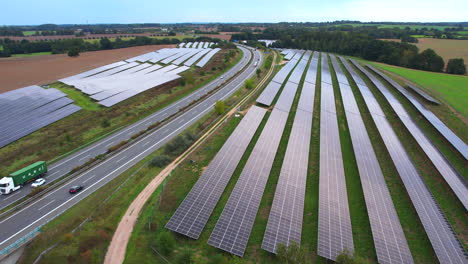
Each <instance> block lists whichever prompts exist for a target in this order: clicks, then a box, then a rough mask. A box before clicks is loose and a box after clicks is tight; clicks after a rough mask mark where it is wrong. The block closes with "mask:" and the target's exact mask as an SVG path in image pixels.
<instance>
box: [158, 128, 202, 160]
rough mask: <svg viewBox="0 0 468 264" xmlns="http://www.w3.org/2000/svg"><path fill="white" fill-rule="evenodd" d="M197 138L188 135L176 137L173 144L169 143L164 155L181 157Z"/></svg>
mask: <svg viewBox="0 0 468 264" xmlns="http://www.w3.org/2000/svg"><path fill="white" fill-rule="evenodd" d="M195 139H196V136H195V135H193V134H191V133H187V134H185V135H180V136H178V137H176V138H175V139H174V140H172V141H171V142H169V143H167V145H166V147H165V149H164V153H166V154H167V155H179V154H181V153H182V152H184V151H185V150H186V149H187V148H188V147H190V145H191V144H192V143H193V142H194V141H195Z"/></svg>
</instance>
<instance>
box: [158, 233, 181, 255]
mask: <svg viewBox="0 0 468 264" xmlns="http://www.w3.org/2000/svg"><path fill="white" fill-rule="evenodd" d="M175 244H176V241H175V239H174V237H173V236H172V234H171V233H169V232H167V231H166V232H160V233H159V234H158V236H157V237H156V246H157V248H158V250H159V252H161V254H163V255H166V256H167V255H169V254H171V253H172V251H173V250H174V247H175Z"/></svg>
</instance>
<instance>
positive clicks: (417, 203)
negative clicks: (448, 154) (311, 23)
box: [343, 60, 468, 263]
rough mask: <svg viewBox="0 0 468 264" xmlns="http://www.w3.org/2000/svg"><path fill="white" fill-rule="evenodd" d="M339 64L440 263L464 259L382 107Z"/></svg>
mask: <svg viewBox="0 0 468 264" xmlns="http://www.w3.org/2000/svg"><path fill="white" fill-rule="evenodd" d="M351 61H352V62H353V64H354V65H355V66H356V67H357V68H358V69H359V70H361V71H365V69H364V68H363V67H362V66H361V65H359V63H357V62H355V61H353V60H351ZM343 64H344V66H345V67H346V69H347V70H348V72H349V73H350V74H351V75H352V78H353V79H354V80H355V82H356V83H357V86H358V88H359V90H360V92H361V94H362V96H363V98H364V101H365V103H366V105H367V108H368V109H369V112H370V114H371V117H372V119H373V120H374V123H375V125H376V127H377V129H378V130H379V133H380V136H381V137H382V140H383V142H384V144H385V146H386V148H387V150H388V152H389V154H390V157H391V159H392V161H393V163H394V164H395V167H396V169H397V171H398V174H399V175H400V177H401V179H402V181H403V184H404V185H405V188H406V191H407V192H408V194H409V197H410V199H411V201H412V203H413V205H414V208H415V209H416V212H417V214H418V216H419V219H420V220H421V223H422V224H423V226H424V229H425V230H426V234H427V236H428V237H429V240H430V242H431V244H432V247H433V249H434V251H435V253H436V255H437V257H438V259H439V261H440V263H467V262H468V258H467V255H466V253H465V250H464V248H463V246H462V245H461V243H460V242H459V241H458V239H457V237H456V236H455V233H454V232H453V230H452V229H451V226H450V224H449V223H448V222H447V220H446V218H445V217H444V215H443V213H442V212H441V211H440V209H439V207H438V205H437V203H436V201H435V200H434V197H433V196H432V194H431V193H430V191H429V190H428V188H427V186H426V185H425V183H424V181H423V180H422V178H421V175H420V174H419V172H418V170H417V169H416V167H415V166H414V164H413V162H412V161H411V159H410V157H409V155H408V153H407V152H406V150H405V148H404V147H403V145H402V143H401V142H400V140H399V139H398V136H397V135H396V134H395V132H394V130H393V128H392V126H391V125H390V123H389V122H388V120H387V118H386V117H385V115H384V114H383V111H382V108H381V107H380V105H379V104H378V103H377V102H376V99H375V97H374V96H373V94H372V92H371V91H370V90H369V88H368V87H367V85H366V84H365V82H364V81H363V80H362V79H361V77H360V76H359V75H357V74H356V72H355V71H354V69H353V68H352V67H351V66H350V65H349V64H348V63H347V62H346V61H345V60H343Z"/></svg>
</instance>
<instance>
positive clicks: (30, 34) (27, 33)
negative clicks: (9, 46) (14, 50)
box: [23, 31, 40, 36]
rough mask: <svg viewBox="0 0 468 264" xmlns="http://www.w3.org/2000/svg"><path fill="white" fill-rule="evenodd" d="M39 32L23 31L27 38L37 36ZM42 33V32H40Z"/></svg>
mask: <svg viewBox="0 0 468 264" xmlns="http://www.w3.org/2000/svg"><path fill="white" fill-rule="evenodd" d="M36 32H37V31H23V35H25V36H32V35H34V34H36ZM39 32H40V31H39Z"/></svg>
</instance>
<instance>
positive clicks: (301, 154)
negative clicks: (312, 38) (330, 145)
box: [262, 61, 317, 253]
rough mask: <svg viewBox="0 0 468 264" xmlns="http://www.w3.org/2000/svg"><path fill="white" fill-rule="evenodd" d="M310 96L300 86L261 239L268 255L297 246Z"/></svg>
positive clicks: (308, 90)
mask: <svg viewBox="0 0 468 264" xmlns="http://www.w3.org/2000/svg"><path fill="white" fill-rule="evenodd" d="M315 62H317V61H315ZM314 96H315V85H311V84H307V85H306V83H304V86H303V88H302V92H301V97H300V99H299V105H298V109H297V112H296V116H295V118H294V123H293V127H292V129H291V135H290V137H289V141H288V146H287V149H286V154H285V157H284V161H283V164H282V167H281V172H280V176H279V180H278V184H277V187H276V191H275V196H274V200H273V204H272V207H271V210H270V216H269V217H268V224H267V228H266V231H265V235H264V237H263V243H262V248H263V249H265V250H267V251H269V252H272V253H276V248H277V246H278V244H279V243H282V244H285V245H286V246H289V245H290V242H292V241H294V242H296V243H297V244H298V245H300V243H301V233H302V218H303V211H304V196H305V186H306V179H307V167H308V159H309V146H310V136H311V128H312V112H313V102H314ZM309 102H311V103H309Z"/></svg>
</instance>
